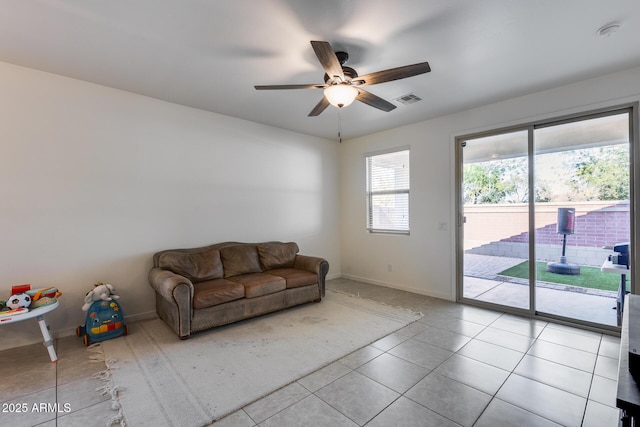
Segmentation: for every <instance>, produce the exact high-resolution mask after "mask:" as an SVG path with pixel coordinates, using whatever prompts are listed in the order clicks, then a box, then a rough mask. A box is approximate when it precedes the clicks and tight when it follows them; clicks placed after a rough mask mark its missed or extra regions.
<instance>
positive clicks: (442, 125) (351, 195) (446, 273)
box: [340, 68, 640, 299]
mask: <svg viewBox="0 0 640 427" xmlns="http://www.w3.org/2000/svg"><path fill="white" fill-rule="evenodd" d="M638 100H640V68H635V69H631V70H628V71H625V72H621V73H615V74H611V75H607V76H604V77H601V78H597V79H592V80H586V81H582V82H577V83H574V84H571V85H567V86H562V87H559V88H555V89H552V90H547V91H542V92H538V93H534V94H531V95H527V96H523V97H519V98H515V99H511V100H507V101H504V102H500V103H496V104H492V105H487V106H483V107H479V108H474V109H470V110H467V111H463V112H460V113H456V114H451V115H448V116H444V117H440V118H437V119H433V120H427V121H424V122H421V123H417V124H413V125H409V126H404V127H401V128H397V129H393V130H389V131H385V132H379V133H376V134H373V135H369V136H365V137H361V138H357V139H352V140H349V141H345V142H343V144H342V145H341V147H340V150H341V153H340V159H341V166H340V170H341V189H342V192H341V198H340V204H341V211H340V212H341V214H340V216H341V221H342V228H341V229H342V233H341V251H342V262H341V265H342V273H343V276H345V277H349V278H353V279H358V280H362V281H366V282H370V283H377V284H382V285H385V286H389V287H393V288H398V289H404V290H409V291H412V292H416V293H420V294H425V295H431V296H435V297H439V298H445V299H455V229H454V227H455V184H454V183H455V171H454V168H455V154H454V153H455V151H454V140H455V137H456V136H459V135H464V134H468V133H472V132H478V131H482V130H490V129H494V128H499V127H505V126H510V125H515V124H519V123H528V122H531V121H534V120H539V119H544V118H550V117H557V116H562V115H565V114H573V113H576V112H582V111H589V110H593V109H596V108H600V107H607V106H610V105H617V104H620V103H626V102H636V101H638ZM402 108H411V106H405V107H402V106H401V107H399V108H398V110H397V111H398V113H399V114H400V113H401V111H400V110H401V109H402ZM403 145H410V146H411V159H410V160H411V165H410V166H411V196H410V221H411V235H409V236H401V235H381V234H370V233H368V232H367V231H366V228H365V215H366V203H365V168H364V155H365V153H368V152H372V151H377V150H383V149H388V148H393V147H399V146H403ZM440 228H446V230H442V229H440ZM389 266H391V268H389ZM389 270H391V271H389Z"/></svg>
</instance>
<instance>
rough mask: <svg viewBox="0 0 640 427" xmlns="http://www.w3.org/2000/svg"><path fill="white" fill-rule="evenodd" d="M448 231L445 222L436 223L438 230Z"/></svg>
mask: <svg viewBox="0 0 640 427" xmlns="http://www.w3.org/2000/svg"><path fill="white" fill-rule="evenodd" d="M448 229H449V224H447V223H446V222H439V223H438V230H448Z"/></svg>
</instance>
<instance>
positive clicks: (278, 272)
mask: <svg viewBox="0 0 640 427" xmlns="http://www.w3.org/2000/svg"><path fill="white" fill-rule="evenodd" d="M265 273H267V274H273V275H274V276H280V277H282V278H283V279H284V280H285V281H286V282H287V289H291V288H299V287H301V286H307V285H315V284H317V283H318V277H317V276H316V275H315V274H314V273H311V272H309V271H304V270H297V269H295V268H276V269H273V270H268V271H265Z"/></svg>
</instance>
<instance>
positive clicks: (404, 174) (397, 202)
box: [366, 147, 409, 234]
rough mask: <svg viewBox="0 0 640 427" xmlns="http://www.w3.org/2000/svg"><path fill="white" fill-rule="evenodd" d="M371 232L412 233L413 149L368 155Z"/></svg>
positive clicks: (406, 148) (368, 199) (368, 212)
mask: <svg viewBox="0 0 640 427" xmlns="http://www.w3.org/2000/svg"><path fill="white" fill-rule="evenodd" d="M366 163H367V230H369V231H371V232H377V233H400V234H409V148H408V147H405V148H401V149H399V150H395V151H392V152H385V153H374V154H368V155H367V156H366Z"/></svg>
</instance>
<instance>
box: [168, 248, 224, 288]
mask: <svg viewBox="0 0 640 427" xmlns="http://www.w3.org/2000/svg"><path fill="white" fill-rule="evenodd" d="M158 267H160V268H164V269H166V270H170V271H173V272H174V273H176V274H179V275H181V276H184V277H186V278H187V279H189V280H191V281H192V282H202V281H204V280H213V279H221V278H222V276H223V274H224V273H223V269H222V261H221V259H220V251H219V250H217V249H208V250H205V251H202V252H184V251H165V252H163V253H161V254H160V256H159V258H158Z"/></svg>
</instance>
